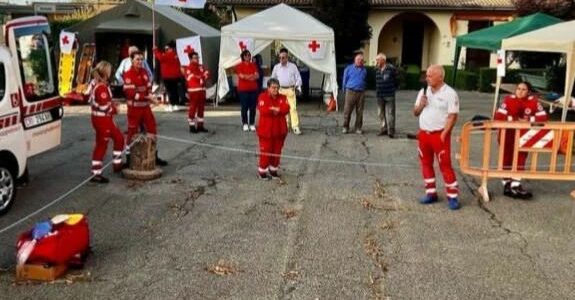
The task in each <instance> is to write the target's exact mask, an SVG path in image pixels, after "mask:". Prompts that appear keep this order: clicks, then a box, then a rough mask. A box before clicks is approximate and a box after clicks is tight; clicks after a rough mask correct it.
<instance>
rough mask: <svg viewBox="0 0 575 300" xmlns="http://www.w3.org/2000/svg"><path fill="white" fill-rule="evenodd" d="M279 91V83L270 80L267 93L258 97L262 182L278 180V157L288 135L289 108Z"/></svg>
mask: <svg viewBox="0 0 575 300" xmlns="http://www.w3.org/2000/svg"><path fill="white" fill-rule="evenodd" d="M279 89H280V83H279V81H278V80H277V79H275V78H270V80H268V89H267V91H265V92H263V93H261V94H260V96H259V97H258V110H259V112H260V120H259V124H258V127H257V134H258V137H259V143H260V159H259V165H258V174H259V177H260V178H261V179H264V180H268V179H271V178H279V174H278V170H279V167H280V155H281V153H282V148H283V145H284V141H285V138H286V136H287V133H288V128H287V121H286V115H287V114H288V113H289V111H290V106H289V104H288V101H287V98H286V96H284V95H282V94H280V93H279ZM268 154H272V155H268ZM268 172H269V174H268ZM270 175H271V177H270Z"/></svg>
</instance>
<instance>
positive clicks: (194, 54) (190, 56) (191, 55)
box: [188, 51, 200, 59]
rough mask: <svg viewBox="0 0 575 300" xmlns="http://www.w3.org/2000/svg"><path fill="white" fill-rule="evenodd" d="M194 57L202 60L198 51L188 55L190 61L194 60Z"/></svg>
mask: <svg viewBox="0 0 575 300" xmlns="http://www.w3.org/2000/svg"><path fill="white" fill-rule="evenodd" d="M194 56H197V57H198V58H200V55H199V54H198V52H196V51H192V52H190V53H188V58H189V59H192V58H193V57H194Z"/></svg>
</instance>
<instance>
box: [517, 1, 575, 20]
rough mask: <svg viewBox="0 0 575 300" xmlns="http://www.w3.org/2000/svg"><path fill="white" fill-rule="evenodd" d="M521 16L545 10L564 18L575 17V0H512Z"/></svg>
mask: <svg viewBox="0 0 575 300" xmlns="http://www.w3.org/2000/svg"><path fill="white" fill-rule="evenodd" d="M512 2H513V5H514V6H515V9H516V10H517V13H518V14H519V15H520V16H525V15H530V14H533V13H536V12H543V13H546V14H548V15H552V16H556V17H558V18H562V19H573V18H575V1H573V0H512Z"/></svg>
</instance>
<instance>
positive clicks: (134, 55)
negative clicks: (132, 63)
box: [130, 50, 144, 60]
mask: <svg viewBox="0 0 575 300" xmlns="http://www.w3.org/2000/svg"><path fill="white" fill-rule="evenodd" d="M136 55H141V56H144V52H142V51H140V50H136V51H134V52H132V53H130V59H132V60H133V59H134V57H136Z"/></svg>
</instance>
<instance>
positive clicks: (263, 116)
mask: <svg viewBox="0 0 575 300" xmlns="http://www.w3.org/2000/svg"><path fill="white" fill-rule="evenodd" d="M272 107H279V111H278V112H274V111H273V110H272V109H271V108H272ZM289 109H290V107H289V104H288V102H287V98H286V96H284V95H282V94H278V95H277V96H276V97H275V98H272V97H271V96H270V94H269V93H268V92H267V91H264V92H262V93H261V94H260V96H259V97H258V110H259V112H260V121H259V124H258V129H257V133H258V136H259V137H261V138H285V136H286V135H287V133H288V128H287V122H286V117H285V116H286V115H287V114H288V113H289Z"/></svg>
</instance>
